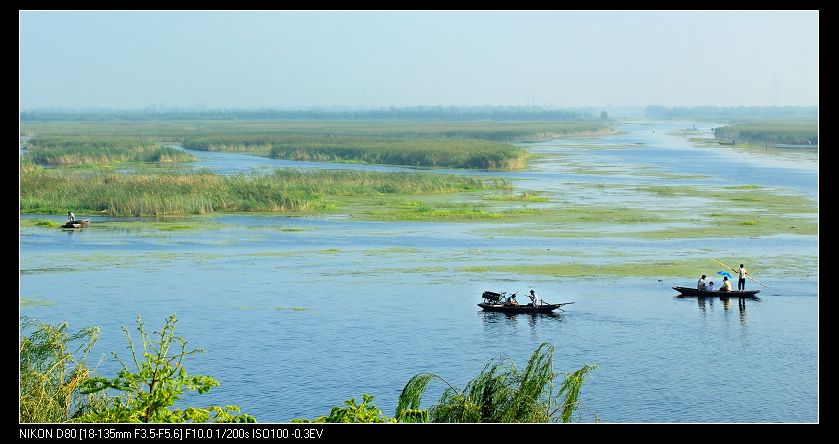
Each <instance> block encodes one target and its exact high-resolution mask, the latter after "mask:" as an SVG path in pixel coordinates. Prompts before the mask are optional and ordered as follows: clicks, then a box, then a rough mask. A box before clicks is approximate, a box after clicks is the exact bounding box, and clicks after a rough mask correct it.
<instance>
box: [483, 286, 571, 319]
mask: <svg viewBox="0 0 839 444" xmlns="http://www.w3.org/2000/svg"><path fill="white" fill-rule="evenodd" d="M482 297H483V299H484V301H483V302H481V303H480V304H478V307H481V308H483V309H484V311H497V312H501V313H509V314H517V313H531V314H533V313H551V312H552V311H554V310H556V309H557V308H559V309H560V310H562V309H561V308H560V307H562V306H563V305H568V304H573V302H563V303H561V304H545V303H544V301H542V302H543V303H541V304H538V305H536V306H535V307H534V306H533V304H527V305H518V304H516V305H511V304H509V303H508V301H510V300H515V299H516V294H515V293H513V294H512V295H511V296H510V297H509V298H507V297H506V293H504V292H501V293H495V292H493V291H485V292H484V294H483V295H482Z"/></svg>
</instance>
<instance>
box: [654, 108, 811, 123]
mask: <svg viewBox="0 0 839 444" xmlns="http://www.w3.org/2000/svg"><path fill="white" fill-rule="evenodd" d="M644 115H645V116H646V117H647V118H648V119H684V120H706V121H724V122H731V121H735V120H757V119H760V120H770V119H813V120H815V119H817V118H818V116H819V107H818V106H679V107H668V106H661V105H649V106H647V107H646V108H644Z"/></svg>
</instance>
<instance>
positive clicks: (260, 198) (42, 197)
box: [20, 168, 509, 216]
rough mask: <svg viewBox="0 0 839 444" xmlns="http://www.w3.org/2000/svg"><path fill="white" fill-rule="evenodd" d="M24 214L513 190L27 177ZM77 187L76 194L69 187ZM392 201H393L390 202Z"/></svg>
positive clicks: (293, 180) (37, 173) (442, 179)
mask: <svg viewBox="0 0 839 444" xmlns="http://www.w3.org/2000/svg"><path fill="white" fill-rule="evenodd" d="M20 177H21V185H20V186H21V212H22V213H39V214H64V213H65V212H66V209H67V208H73V209H74V211H75V212H77V213H80V214H81V213H106V214H109V215H122V216H162V215H185V214H206V213H213V212H268V213H308V212H323V211H329V210H335V209H337V208H339V207H341V206H343V205H344V202H345V201H346V200H347V199H351V198H357V197H363V198H365V199H368V198H377V197H392V196H400V195H423V194H427V195H433V194H446V193H458V192H464V191H478V190H491V189H498V188H506V187H509V184H508V183H506V182H504V181H501V180H496V179H480V178H474V177H467V176H454V175H437V174H427V173H378V172H358V171H296V170H282V169H278V170H276V171H275V172H274V173H273V174H269V175H251V176H247V175H235V176H222V175H217V174H212V173H207V172H195V173H182V172H171V173H156V174H118V173H101V172H67V171H55V170H52V169H42V168H31V169H26V170H22V171H21V176H20ZM68 182H72V183H74V184H76V185H75V186H74V187H67V186H66V184H67V183H68ZM388 200H392V199H390V198H389V199H388Z"/></svg>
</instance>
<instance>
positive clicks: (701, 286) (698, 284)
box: [696, 274, 707, 290]
mask: <svg viewBox="0 0 839 444" xmlns="http://www.w3.org/2000/svg"><path fill="white" fill-rule="evenodd" d="M706 277H707V276H705V275H704V274H703V275H702V277H701V278H699V280H698V281H696V289H697V290H705V278H706Z"/></svg>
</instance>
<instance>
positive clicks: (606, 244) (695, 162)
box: [20, 122, 819, 422]
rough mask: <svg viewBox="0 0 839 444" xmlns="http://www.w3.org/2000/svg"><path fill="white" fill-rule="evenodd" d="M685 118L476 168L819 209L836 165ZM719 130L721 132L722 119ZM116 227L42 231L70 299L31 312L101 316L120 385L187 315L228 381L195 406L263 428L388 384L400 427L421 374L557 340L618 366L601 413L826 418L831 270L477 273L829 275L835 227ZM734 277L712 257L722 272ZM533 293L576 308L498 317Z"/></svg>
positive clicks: (585, 396) (597, 374) (32, 248)
mask: <svg viewBox="0 0 839 444" xmlns="http://www.w3.org/2000/svg"><path fill="white" fill-rule="evenodd" d="M685 125H686V123H680V122H667V123H662V122H636V123H626V124H623V125H621V127H620V130H621V131H620V132H619V133H617V134H613V135H607V136H599V137H584V138H570V139H563V140H556V141H548V142H541V143H534V144H525V145H523V146H525V147H526V148H527V149H528V150H530V151H531V152H533V153H538V154H540V156H539V157H536V158H535V160H534V161H532V162H531V163H530V166H529V167H528V168H527V169H526V170H524V171H520V172H509V173H498V172H468V173H469V174H482V175H489V176H501V177H506V178H508V179H511V180H512V181H513V183H514V185H515V186H516V187H517V188H520V189H528V190H538V191H541V192H543V193H545V195H547V196H554V195H558V194H560V193H565V192H567V189H568V186H569V184H575V185H574V186H575V187H576V189H577V191H576V193H577V194H575V195H574V196H577V197H580V198H586V199H594V200H598V199H599V200H604V199H605V200H607V201H609V200H612V201H613V200H615V199H620V197H616V196H614V195H608V194H606V195H601V192H600V191H597V189H595V188H588V186H589V184H606V185H607V188H608V185H609V184H612V183H615V184H622V185H626V184H641V185H661V184H669V183H671V182H672V180H673V179H671V178H669V176H668V175H674V174H697V177H696V178H692V179H685V180H681V181H679V184H691V185H699V186H707V187H709V188H714V187H720V186H729V185H748V184H757V185H763V186H766V187H772V188H773V189H778V190H785V191H788V192H791V193H798V194H802V195H805V196H808V197H810V198H812V199H816V200H817V199H818V154H817V152H816V153H813V152H810V153H802V154H801V155H800V157H793V159H796V161H792V160H789V159H790V158H789V157H786V158H778V157H770V156H761V154H760V153H753V152H750V153H742V152H738V151H731V150H728V149H711V148H707V147H699V146H696V145H694V144H693V143H691V142H688V141H687V140H686V139H685V138H683V137H679V136H676V135H673V134H670V133H671V132H672V131H676V130H679V129H681V128H684V127H685ZM697 125H698V126H697V128H698V130H699V131H704V132H707V131H708V130H709V129H710V127H712V126H713V125H712V124H702V123H698V124H697ZM653 130H655V131H653ZM579 146H586V147H587V148H586V149H576V147H579ZM195 154H196V156H198V157H199V162H197V163H196V167H201V168H205V167H206V168H210V169H213V170H215V171H219V172H222V173H233V172H241V171H252V170H253V168H257V169H260V168H265V167H269V168H270V167H277V166H294V167H298V168H327V167H328V168H354V169H357V168H361V169H374V170H399V171H402V170H408V169H406V168H399V167H387V166H366V165H359V164H325V163H311V162H308V163H307V162H292V161H282V160H276V159H265V158H258V157H253V156H248V155H242V154H232V153H205V152H195ZM792 156H797V155H792ZM434 171H436V172H439V173H443V174H445V173H452V172H454V173H463V172H462V171H451V170H434ZM650 171H652V172H653V173H654V174H646V173H649V172H650ZM564 196H565V197H566V198H567V197H568V195H567V194H566V195H564ZM685 199H686V202H687V200H688V199H689V198H685ZM648 204H649V205H650V206H651V207H654V206H656V204H657V203H656V202H655V201H654V200H653V201H650V202H649V203H648ZM22 217H30V216H22ZM37 217H45V216H37ZM46 217H48V218H52V219H55V220H56V221H58V220H60V219H61V218H60V217H52V216H46ZM106 220H114V221H117V220H126V219H112V218H106V217H101V218H99V217H95V218H94V223H93V225H92V226H91V228H89V229H84V230H79V231H61V230H55V229H44V228H41V227H21V228H20V267H21V275H20V296H21V297H22V298H31V299H37V300H43V301H48V304H46V305H26V306H22V307H21V308H20V312H21V315H25V316H31V317H35V318H39V319H42V320H45V321H49V322H59V321H64V320H66V321H69V322H70V324H71V328H80V327H83V326H88V325H100V326H101V327H102V337H101V339H100V341H99V342H98V343H97V346H96V348H95V350H94V353H93V355H94V356H95V359H94V361H96V362H98V361H99V359H100V358H101V364H100V365H99V368H98V374H100V375H113V374H114V373H115V370H116V368H117V367H116V363H115V361H114V359H113V358H112V357H111V356H110V352H111V351H116V352H118V353H120V354H121V355H124V354H125V353H126V348H125V346H126V342H125V339H124V338H123V337H122V334H121V331H120V325H128V326H129V327H130V328H132V329H133V327H134V325H133V319H134V318H135V317H136V316H137V315H138V314H139V315H141V316H142V317H143V319H144V320H145V322H146V324H147V326H148V328H149V329H150V330H154V329H156V328H159V327H160V326H161V325H162V322H163V319H164V318H165V317H166V316H167V315H168V314H170V313H177V315H178V319H179V322H178V333H179V334H181V335H183V336H185V337H186V338H187V339H188V340H189V342H190V344H191V345H194V346H198V347H201V348H203V349H204V350H205V354H204V355H201V356H199V357H196V358H194V359H192V360H191V361H189V362H188V363H187V369H188V370H190V371H191V372H194V373H198V374H206V375H210V376H213V377H215V378H217V379H218V380H219V381H220V382H221V386H220V387H218V388H215V389H213V390H212V391H211V392H210V393H209V394H206V395H201V396H199V397H187V400H188V401H190V402H193V403H195V404H199V405H204V404H210V403H218V404H237V405H239V406H241V407H242V411H243V412H247V413H249V414H252V415H254V416H255V417H256V418H257V420H258V421H260V422H286V421H289V420H291V419H293V418H301V417H302V418H313V417H315V416H319V415H325V414H327V413H328V412H329V410H330V408H331V407H332V406H335V405H341V404H342V402H343V401H344V400H345V399H348V398H350V397H355V398H356V399H358V400H360V398H361V394H362V393H370V394H373V395H375V396H376V399H375V403H376V404H377V405H379V406H380V407H381V408H382V410H384V411H385V413H387V414H393V410H394V408H395V405H396V400H397V398H398V396H399V393H400V391H401V389H402V387H403V386H404V384H405V382H407V381H408V379H409V378H410V377H411V376H412V375H414V374H416V373H419V372H427V371H428V372H433V373H436V374H438V375H440V376H442V377H444V378H445V379H446V380H447V381H449V382H450V383H452V384H454V385H458V386H462V385H463V384H464V383H465V382H466V381H468V380H469V379H471V378H472V377H474V376H475V375H477V374H478V372H480V370H481V369H482V368H483V367H484V365H485V364H486V363H487V362H488V361H489V360H490V359H492V358H493V357H497V356H500V355H503V356H508V357H511V358H513V359H514V360H515V361H516V362H518V363H520V364H521V363H523V362H524V361H525V360H526V359H527V357H528V356H529V355H530V354H531V353H532V352H533V350H534V349H535V348H536V347H537V346H538V345H539V344H540V343H541V342H544V341H547V342H550V343H552V344H553V345H554V346H555V347H556V354H555V358H556V360H555V368H556V369H558V370H561V371H573V370H576V369H577V368H579V367H580V366H582V365H583V364H597V369H596V370H595V371H594V372H592V373H591V375H590V378H589V379H588V380H587V381H586V383H585V385H584V386H583V389H582V395H581V402H582V406H581V409H580V411H579V413H580V414H581V420H582V421H594V420H595V419H597V420H600V421H603V422H815V421H817V420H818V418H819V416H818V413H819V409H818V407H819V402H818V401H819V381H818V373H819V366H818V362H819V322H818V313H819V298H818V280H817V278H816V277H814V274H813V273H811V274H809V275H806V276H801V277H797V276H788V275H784V276H783V277H775V276H773V275H771V274H770V275H761V276H760V279H761V280H762V281H763V282H765V283H766V284H767V285H768V288H766V289H762V290H763V292H762V293H761V294H760V296H761V298H760V299H759V300H755V301H751V300H749V301H746V304H745V306H742V305H739V304H738V303H737V301H736V300H735V301H733V302H730V303H725V302H724V301H722V300H719V299H716V298H707V299H700V300H697V298H686V299H680V298H676V297H674V294H675V292H674V291H673V290H671V289H670V286H671V285H685V286H689V285H692V284H693V283H694V282H695V280H696V277H695V276H691V277H689V278H685V280H679V281H676V280H673V279H667V278H665V279H663V280H661V281H659V280H658V279H650V278H635V277H621V278H615V277H611V276H588V277H582V278H553V277H550V276H520V275H516V274H513V273H501V272H490V273H466V272H463V271H462V269H463V268H464V267H480V266H485V265H518V264H529V263H533V264H538V263H551V262H573V261H581V260H584V261H585V262H589V263H600V262H614V261H621V260H628V259H633V260H637V259H639V258H640V259H641V260H667V259H668V258H671V257H673V256H674V255H681V254H691V253H692V252H696V251H697V250H700V249H703V248H706V250H704V251H706V252H707V251H708V250H710V251H714V250H715V249H718V248H725V251H726V252H730V251H737V252H738V254H742V255H743V256H744V257H761V256H762V255H773V256H774V255H778V254H784V253H788V254H790V255H796V256H798V257H801V256H804V257H811V258H815V259H814V261H815V264H816V265H815V266H816V268H817V267H818V238H817V236H799V235H775V236H765V237H756V238H749V237H742V238H738V237H735V238H731V237H728V238H725V239H724V240H720V239H664V240H651V239H636V238H632V237H621V236H619V235H615V234H614V233H613V234H610V235H606V236H604V237H593V238H592V237H585V238H574V237H536V236H527V235H518V236H516V235H507V234H504V232H503V231H502V230H500V229H501V228H502V224H493V223H475V222H470V223H453V222H370V221H357V220H352V219H350V218H347V217H341V216H340V215H337V216H336V215H330V216H322V217H318V216H312V217H285V216H277V215H240V214H235V215H225V214H222V215H213V216H206V217H204V218H203V219H202V218H198V219H193V220H197V221H198V222H197V223H199V224H202V227H201V228H198V229H189V230H174V231H161V230H158V229H155V228H144V227H143V226H142V225H141V224H136V223H127V224H125V227H124V228H114V226H119V225H118V224H109V228H107V229H105V228H97V227H96V224H97V221H106ZM504 226H508V225H504ZM723 244H724V245H725V246H724V247H723ZM616 252H618V254H616ZM735 265H736V264H735ZM750 265H751V264H747V268H748V266H750ZM715 267H716V266H715V265H714V264H712V263H709V266H708V269H707V271H708V272H715V271H716V270H717V269H718V267H716V268H715ZM702 271H703V270H698V271H697V274H699V273H700V272H702ZM815 274H816V275H817V273H815ZM754 287H755V284H754V283H751V282H750V283H749V284H748V288H749V289H753V288H754ZM529 288H535V289H536V291H537V292H538V293H539V294H540V296H541V297H543V298H544V299H545V300H548V301H550V302H571V301H573V302H575V303H574V304H572V305H568V306H566V307H565V309H566V311H565V312H563V313H560V314H559V315H558V316H553V317H551V316H530V315H519V316H506V315H504V314H498V313H483V312H481V311H479V310H480V309H479V308H478V307H477V306H476V303H477V302H480V294H481V292H482V291H484V290H493V291H499V290H504V291H517V292H520V294H524V293H525V292H526V291H527V290H528V289H529ZM436 390H437V391H436V393H439V388H438V389H436ZM434 393H435V392H434V391H432V393H430V394H429V399H428V400H427V401H430V400H432V399H433V398H434V397H433V394H434Z"/></svg>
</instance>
